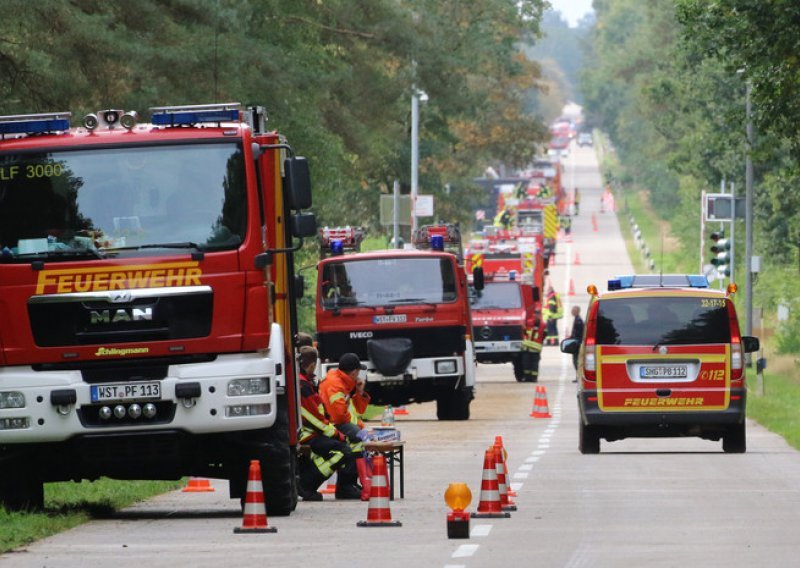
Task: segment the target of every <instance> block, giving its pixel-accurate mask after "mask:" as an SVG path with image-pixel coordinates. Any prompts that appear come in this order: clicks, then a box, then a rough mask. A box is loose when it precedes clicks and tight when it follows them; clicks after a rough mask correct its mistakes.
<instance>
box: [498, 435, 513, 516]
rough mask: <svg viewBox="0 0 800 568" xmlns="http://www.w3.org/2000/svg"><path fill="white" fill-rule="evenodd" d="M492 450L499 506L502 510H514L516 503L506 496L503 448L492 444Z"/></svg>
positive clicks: (506, 486)
mask: <svg viewBox="0 0 800 568" xmlns="http://www.w3.org/2000/svg"><path fill="white" fill-rule="evenodd" d="M492 450H493V451H494V465H495V471H496V472H497V490H498V492H499V493H500V507H501V508H502V509H503V511H516V510H517V505H516V503H514V502H513V501H512V500H511V499H510V498H509V496H508V485H507V484H506V468H505V465H504V463H503V462H504V461H505V460H503V449H502V448H499V447H497V446H492Z"/></svg>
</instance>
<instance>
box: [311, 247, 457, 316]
mask: <svg viewBox="0 0 800 568" xmlns="http://www.w3.org/2000/svg"><path fill="white" fill-rule="evenodd" d="M455 270H456V268H455V263H454V262H453V261H452V260H450V259H447V258H441V257H435V258H420V257H411V258H376V259H369V260H352V261H348V260H343V261H341V262H330V263H327V264H324V265H323V268H322V274H321V275H320V280H321V288H320V291H321V294H322V297H321V302H322V307H323V308H325V309H329V310H332V309H339V308H346V307H354V306H400V305H404V304H405V305H410V304H440V303H449V302H455V300H456V297H457V291H456V290H457V288H456V275H455Z"/></svg>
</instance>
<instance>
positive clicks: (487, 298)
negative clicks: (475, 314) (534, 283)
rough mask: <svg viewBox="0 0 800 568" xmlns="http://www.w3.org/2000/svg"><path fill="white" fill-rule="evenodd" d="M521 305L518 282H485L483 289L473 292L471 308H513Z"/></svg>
mask: <svg viewBox="0 0 800 568" xmlns="http://www.w3.org/2000/svg"><path fill="white" fill-rule="evenodd" d="M521 307H522V298H521V297H520V293H519V284H517V283H515V282H487V283H486V284H485V285H484V288H483V290H479V291H476V292H475V296H474V297H473V301H472V309H473V310H515V309H518V308H521Z"/></svg>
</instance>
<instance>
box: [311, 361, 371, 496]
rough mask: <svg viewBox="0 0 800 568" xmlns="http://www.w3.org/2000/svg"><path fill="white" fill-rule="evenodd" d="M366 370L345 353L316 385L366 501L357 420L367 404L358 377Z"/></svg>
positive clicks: (361, 437)
mask: <svg viewBox="0 0 800 568" xmlns="http://www.w3.org/2000/svg"><path fill="white" fill-rule="evenodd" d="M363 370H366V366H364V365H362V364H361V360H360V359H359V358H358V355H356V354H355V353H345V354H344V355H342V356H341V357H339V367H338V368H336V369H331V370H330V371H328V374H327V375H325V379H324V380H323V381H322V382H321V383H320V385H319V394H320V397H321V398H322V402H323V403H324V405H325V410H326V411H327V413H328V416H330V420H331V422H333V424H334V425H335V426H336V428H337V429H338V430H339V432H341V433H342V434H344V435H345V436H346V437H347V440H348V441H349V442H350V449H351V450H352V451H353V453H354V454H355V455H356V468H357V470H358V477H359V479H360V480H361V485H362V486H363V490H362V493H361V499H362V500H366V499H369V480H370V473H369V467H368V465H367V461H366V459H365V456H364V441H365V440H366V439H367V437H368V434H367V431H366V430H364V423H363V422H362V421H361V418H360V416H361V414H363V413H364V412H365V411H366V410H367V406H368V405H369V398H370V397H369V394H368V393H367V392H366V390H365V389H366V381H364V380H363V379H362V378H361V377H359V374H360V373H361V371H363Z"/></svg>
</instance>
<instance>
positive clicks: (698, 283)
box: [686, 274, 708, 288]
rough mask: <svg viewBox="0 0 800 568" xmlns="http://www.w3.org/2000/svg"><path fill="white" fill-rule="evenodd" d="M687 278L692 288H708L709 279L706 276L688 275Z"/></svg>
mask: <svg viewBox="0 0 800 568" xmlns="http://www.w3.org/2000/svg"><path fill="white" fill-rule="evenodd" d="M686 278H687V280H689V286H691V287H692V288H708V278H706V276H705V274H687V275H686Z"/></svg>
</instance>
